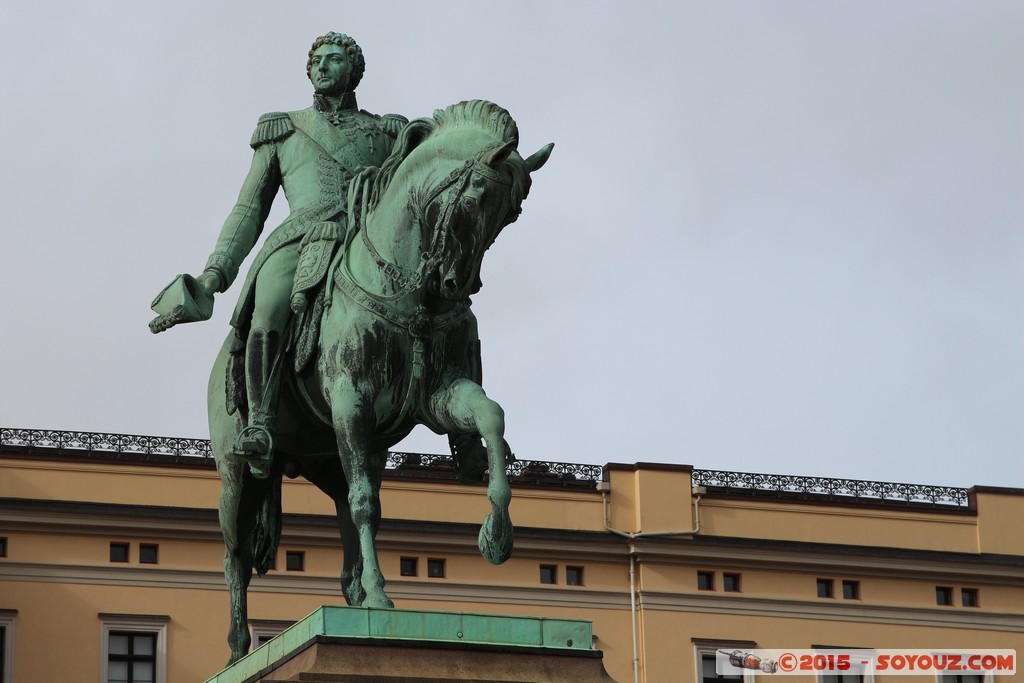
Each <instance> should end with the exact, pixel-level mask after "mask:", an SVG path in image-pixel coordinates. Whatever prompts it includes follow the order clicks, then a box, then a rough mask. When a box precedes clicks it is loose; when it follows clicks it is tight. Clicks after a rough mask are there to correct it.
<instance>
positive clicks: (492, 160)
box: [484, 142, 516, 168]
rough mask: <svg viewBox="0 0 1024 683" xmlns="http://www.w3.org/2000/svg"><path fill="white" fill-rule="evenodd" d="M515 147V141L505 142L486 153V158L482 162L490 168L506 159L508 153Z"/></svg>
mask: <svg viewBox="0 0 1024 683" xmlns="http://www.w3.org/2000/svg"><path fill="white" fill-rule="evenodd" d="M515 148H516V143H515V142H506V143H505V144H504V145H502V146H501V147H499V148H498V149H496V150H494V151H493V152H491V153H490V154H489V155H487V158H486V159H484V163H485V164H487V165H488V166H490V167H491V168H494V167H495V166H497V165H498V164H500V163H501V162H503V161H505V159H508V155H509V154H511V153H512V150H514V149H515Z"/></svg>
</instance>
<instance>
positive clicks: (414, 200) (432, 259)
mask: <svg viewBox="0 0 1024 683" xmlns="http://www.w3.org/2000/svg"><path fill="white" fill-rule="evenodd" d="M518 142H519V131H518V129H517V127H516V124H515V121H513V120H512V117H511V116H510V115H509V113H508V112H507V111H506V110H504V109H503V108H501V107H499V106H498V105H496V104H493V103H491V102H486V101H483V100H473V101H468V102H460V103H458V104H454V105H451V106H450V107H448V108H446V109H443V110H438V111H436V112H434V115H433V117H427V118H421V119H416V120H414V121H412V122H410V123H409V125H408V126H406V127H405V129H403V131H402V132H401V134H400V135H399V137H398V140H397V141H396V143H395V149H394V152H393V153H392V155H391V157H390V158H389V159H388V160H387V161H385V163H384V165H383V166H382V168H381V171H380V172H379V173H378V174H377V177H376V178H375V180H374V187H373V189H372V191H371V196H372V197H373V199H372V200H371V202H372V205H373V206H375V207H377V208H378V212H379V211H381V210H383V211H385V212H388V213H389V216H388V217H387V218H386V219H384V221H383V222H384V223H386V224H387V226H389V227H388V228H386V229H385V231H386V232H387V233H388V235H389V237H390V239H389V240H385V241H387V242H389V243H390V244H398V243H400V242H402V241H403V240H405V246H404V250H406V251H407V252H409V253H406V254H405V255H404V257H403V256H401V255H400V254H399V253H398V252H400V251H402V250H403V247H398V248H397V250H396V252H395V256H396V265H398V267H399V269H403V268H402V266H403V265H404V266H405V268H404V269H403V270H405V271H406V272H408V271H409V269H410V267H415V269H416V271H417V274H416V276H415V280H416V282H417V283H418V284H420V285H422V286H424V287H425V288H426V289H427V293H428V294H429V295H433V296H438V297H440V298H441V299H444V300H447V301H465V300H467V299H468V297H469V296H470V295H471V294H473V293H475V292H476V291H477V290H479V288H480V265H481V263H482V261H483V256H484V253H485V252H486V250H487V249H488V248H489V247H490V246H491V244H493V243H494V240H495V239H497V237H498V234H499V233H500V232H501V231H502V229H504V227H505V226H507V225H508V224H510V223H512V222H513V221H515V220H516V218H518V216H519V213H520V211H521V206H522V202H523V200H524V199H525V198H526V196H527V194H528V193H529V190H530V174H531V173H533V172H534V171H536V170H537V169H539V168H541V167H542V166H543V165H544V163H545V162H546V161H547V159H548V156H549V155H550V154H551V150H552V148H553V146H554V145H551V144H549V145H545V146H544V147H543V148H541V149H540V150H539V151H538V152H536V153H535V154H533V155H531V156H530V157H529V158H527V159H523V158H522V157H521V156H520V155H519V152H518V151H517V149H516V148H517V146H518ZM385 207H390V208H389V209H388V208H385ZM397 261H404V264H398V263H397Z"/></svg>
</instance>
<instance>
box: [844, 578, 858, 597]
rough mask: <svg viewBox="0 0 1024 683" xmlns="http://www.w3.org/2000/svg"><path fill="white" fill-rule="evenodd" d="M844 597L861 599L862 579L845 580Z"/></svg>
mask: <svg viewBox="0 0 1024 683" xmlns="http://www.w3.org/2000/svg"><path fill="white" fill-rule="evenodd" d="M843 599H844V600H860V581H847V580H846V579H844V580H843Z"/></svg>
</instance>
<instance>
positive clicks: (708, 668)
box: [700, 654, 743, 683]
mask: <svg viewBox="0 0 1024 683" xmlns="http://www.w3.org/2000/svg"><path fill="white" fill-rule="evenodd" d="M742 680H743V676H739V675H727V674H722V675H718V674H717V673H716V672H715V655H713V654H702V655H701V656H700V683H717V682H718V681H742Z"/></svg>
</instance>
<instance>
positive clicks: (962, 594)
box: [960, 587, 981, 609]
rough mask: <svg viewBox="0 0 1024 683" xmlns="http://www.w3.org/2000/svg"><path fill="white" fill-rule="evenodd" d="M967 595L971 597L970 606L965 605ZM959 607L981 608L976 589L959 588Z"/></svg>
mask: <svg viewBox="0 0 1024 683" xmlns="http://www.w3.org/2000/svg"><path fill="white" fill-rule="evenodd" d="M968 595H970V596H971V604H969V605H968V604H967V600H966V599H965V598H966V597H967V596H968ZM960 606H961V607H968V608H970V609H977V608H978V607H981V598H980V593H979V591H978V589H977V588H971V587H961V588H960Z"/></svg>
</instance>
